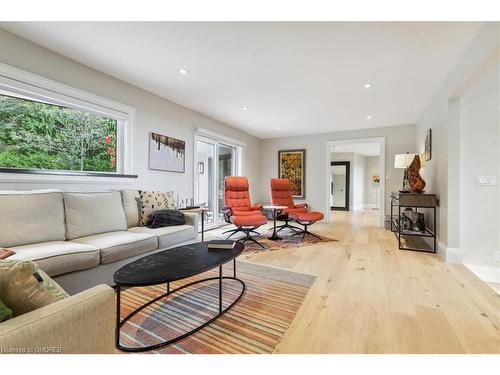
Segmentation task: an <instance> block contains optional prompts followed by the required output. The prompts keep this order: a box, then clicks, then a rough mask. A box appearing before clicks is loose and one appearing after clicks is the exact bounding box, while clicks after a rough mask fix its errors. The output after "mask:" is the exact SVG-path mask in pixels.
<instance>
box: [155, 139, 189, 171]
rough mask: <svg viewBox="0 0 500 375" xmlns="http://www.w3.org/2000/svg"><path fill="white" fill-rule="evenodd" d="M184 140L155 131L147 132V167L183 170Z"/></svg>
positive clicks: (157, 169)
mask: <svg viewBox="0 0 500 375" xmlns="http://www.w3.org/2000/svg"><path fill="white" fill-rule="evenodd" d="M185 162H186V142H184V141H182V140H180V139H176V138H172V137H167V136H166V135H161V134H157V133H149V169H151V170H156V171H167V172H178V173H184V172H185V164H186V163H185Z"/></svg>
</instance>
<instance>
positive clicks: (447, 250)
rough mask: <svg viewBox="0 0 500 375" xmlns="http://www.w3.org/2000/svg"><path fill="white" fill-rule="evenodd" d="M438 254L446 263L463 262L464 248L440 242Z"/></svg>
mask: <svg viewBox="0 0 500 375" xmlns="http://www.w3.org/2000/svg"><path fill="white" fill-rule="evenodd" d="M438 255H439V256H440V257H441V258H443V259H444V260H445V262H446V263H451V264H462V250H460V249H459V248H456V247H447V246H446V245H445V244H444V243H442V242H438Z"/></svg>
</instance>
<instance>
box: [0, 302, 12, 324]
mask: <svg viewBox="0 0 500 375" xmlns="http://www.w3.org/2000/svg"><path fill="white" fill-rule="evenodd" d="M10 318H12V310H11V309H9V308H8V307H7V306H6V305H5V303H3V302H2V300H1V299H0V322H4V321H6V320H7V319H10Z"/></svg>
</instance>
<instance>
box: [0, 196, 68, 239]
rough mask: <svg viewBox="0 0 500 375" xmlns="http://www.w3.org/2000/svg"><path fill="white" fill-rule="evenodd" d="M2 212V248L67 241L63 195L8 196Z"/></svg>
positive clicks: (2, 198)
mask: <svg viewBox="0 0 500 375" xmlns="http://www.w3.org/2000/svg"><path fill="white" fill-rule="evenodd" d="M0 208H1V209H0V247H13V246H20V245H25V244H30V243H37V242H47V241H64V240H65V239H66V237H65V227H64V205H63V199H62V193H60V192H53V191H47V192H32V193H29V192H19V193H16V192H8V193H7V192H4V193H3V194H0Z"/></svg>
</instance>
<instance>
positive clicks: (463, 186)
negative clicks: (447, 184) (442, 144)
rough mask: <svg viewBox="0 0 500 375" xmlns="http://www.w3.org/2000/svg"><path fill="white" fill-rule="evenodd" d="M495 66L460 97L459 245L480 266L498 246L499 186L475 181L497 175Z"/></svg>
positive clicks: (488, 261)
mask: <svg viewBox="0 0 500 375" xmlns="http://www.w3.org/2000/svg"><path fill="white" fill-rule="evenodd" d="M498 68H499V65H498V64H495V65H493V66H490V67H489V69H488V70H487V71H486V72H484V74H483V75H482V76H481V77H479V78H478V79H477V80H476V81H475V82H474V84H473V85H472V86H471V87H470V88H469V89H468V90H467V91H466V92H465V93H464V94H463V95H462V96H461V98H460V170H461V174H460V215H459V217H460V221H459V228H460V230H459V234H460V235H459V244H460V249H461V251H462V253H463V262H464V263H465V264H472V265H479V266H488V265H493V264H495V259H494V256H495V251H496V250H499V249H500V247H499V242H498V234H497V233H498V231H499V228H500V220H499V219H500V218H499V212H498V199H499V193H498V190H499V189H498V185H497V186H485V187H481V186H477V184H476V177H477V176H497V178H498V169H499V147H500V144H499V141H498V136H496V135H497V134H498V132H499V124H500V122H499V113H498V112H499V106H498V101H499V95H498V90H499V74H498ZM479 233H480V235H479V236H478V234H479Z"/></svg>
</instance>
